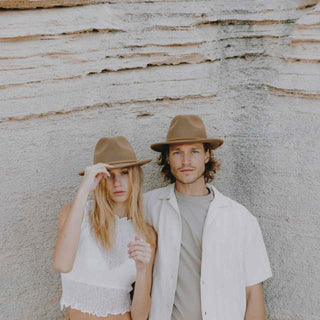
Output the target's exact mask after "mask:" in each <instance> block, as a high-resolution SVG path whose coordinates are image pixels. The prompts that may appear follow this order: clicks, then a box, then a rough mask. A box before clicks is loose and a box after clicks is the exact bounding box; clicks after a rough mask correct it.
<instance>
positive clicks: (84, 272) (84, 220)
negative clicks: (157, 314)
mask: <svg viewBox="0 0 320 320" xmlns="http://www.w3.org/2000/svg"><path fill="white" fill-rule="evenodd" d="M150 161H151V159H147V160H143V161H138V160H137V158H136V155H135V153H134V151H133V149H132V147H131V145H130V143H129V142H128V140H127V139H126V138H125V137H113V138H102V139H100V140H99V141H98V143H97V145H96V148H95V152H94V165H92V166H89V167H87V168H86V169H85V171H84V172H81V173H79V174H80V175H84V178H83V180H82V183H81V185H80V187H79V190H78V192H77V195H76V197H75V200H74V202H73V203H72V204H68V205H66V206H64V207H63V208H62V210H61V212H60V214H59V236H58V239H57V243H56V247H55V252H54V266H55V269H56V270H57V271H59V272H61V280H62V297H61V301H60V303H61V307H64V306H65V307H68V317H70V320H145V319H147V317H148V314H149V310H150V302H151V301H150V290H151V281H152V280H151V279H152V265H153V260H154V254H155V247H156V234H155V231H154V230H153V229H152V228H151V227H150V226H148V225H147V224H146V222H145V221H144V219H143V212H142V199H141V198H142V183H143V172H142V169H141V167H140V166H141V165H143V164H145V163H148V162H150ZM92 191H93V200H88V196H89V194H90V192H92ZM133 282H135V285H134V293H133V299H132V303H131V299H130V291H131V290H132V284H133Z"/></svg>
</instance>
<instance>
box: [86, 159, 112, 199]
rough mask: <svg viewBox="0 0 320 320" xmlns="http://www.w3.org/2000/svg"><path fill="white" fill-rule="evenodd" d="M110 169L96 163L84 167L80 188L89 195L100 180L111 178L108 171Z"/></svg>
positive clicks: (104, 164)
mask: <svg viewBox="0 0 320 320" xmlns="http://www.w3.org/2000/svg"><path fill="white" fill-rule="evenodd" d="M112 168H113V166H112V165H109V164H106V163H97V164H94V165H91V166H88V167H86V169H85V171H84V177H83V179H82V182H81V186H80V188H83V189H84V190H85V191H86V192H88V193H90V192H91V191H93V190H94V189H95V188H96V187H97V185H98V184H99V182H100V180H101V179H102V178H108V177H110V176H111V175H110V172H109V171H108V169H109V170H110V169H112Z"/></svg>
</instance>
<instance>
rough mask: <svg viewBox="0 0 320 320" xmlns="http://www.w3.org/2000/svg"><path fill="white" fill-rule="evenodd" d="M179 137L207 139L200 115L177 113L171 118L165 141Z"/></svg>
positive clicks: (179, 138)
mask: <svg viewBox="0 0 320 320" xmlns="http://www.w3.org/2000/svg"><path fill="white" fill-rule="evenodd" d="M181 139H183V140H184V139H188V140H193V139H194V140H197V139H207V132H206V128H205V126H204V123H203V121H202V120H201V118H200V117H198V116H197V115H178V116H175V117H174V118H173V119H172V121H171V123H170V128H169V130H168V134H167V141H172V140H181Z"/></svg>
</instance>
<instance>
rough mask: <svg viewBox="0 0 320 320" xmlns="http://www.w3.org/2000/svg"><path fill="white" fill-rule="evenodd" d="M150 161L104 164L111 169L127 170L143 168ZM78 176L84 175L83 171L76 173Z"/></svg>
mask: <svg viewBox="0 0 320 320" xmlns="http://www.w3.org/2000/svg"><path fill="white" fill-rule="evenodd" d="M151 161H152V159H145V160H141V161H136V162H122V163H112V162H109V163H106V164H109V165H111V166H113V168H112V169H120V168H129V167H133V166H143V165H144V164H146V163H149V162H151ZM78 175H79V176H83V175H84V171H80V172H79V173H78Z"/></svg>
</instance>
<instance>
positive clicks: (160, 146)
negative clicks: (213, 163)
mask: <svg viewBox="0 0 320 320" xmlns="http://www.w3.org/2000/svg"><path fill="white" fill-rule="evenodd" d="M199 142H200V143H208V144H210V146H211V147H212V149H217V148H218V147H220V146H221V145H222V144H223V140H222V139H181V140H172V141H166V142H158V143H153V144H152V145H150V148H151V149H152V150H154V151H157V152H162V151H165V150H166V147H167V146H168V145H171V144H183V143H199Z"/></svg>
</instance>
